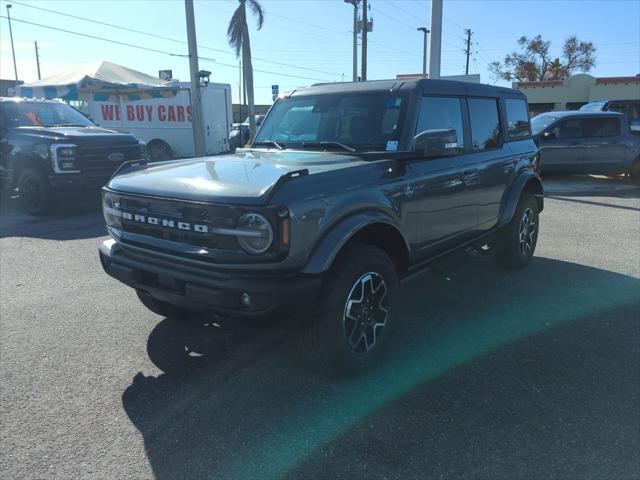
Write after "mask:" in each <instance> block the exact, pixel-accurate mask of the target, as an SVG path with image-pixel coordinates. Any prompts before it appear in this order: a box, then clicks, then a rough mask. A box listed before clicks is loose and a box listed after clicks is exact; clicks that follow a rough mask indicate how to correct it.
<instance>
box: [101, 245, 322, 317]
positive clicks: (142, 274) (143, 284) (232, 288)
mask: <svg viewBox="0 0 640 480" xmlns="http://www.w3.org/2000/svg"><path fill="white" fill-rule="evenodd" d="M99 254H100V262H101V263H102V267H103V268H104V270H105V272H106V273H108V274H109V275H111V276H112V277H113V278H115V279H117V280H119V281H121V282H122V283H125V284H127V285H129V286H131V287H133V288H135V289H137V290H142V291H144V292H147V293H148V294H149V295H151V296H152V297H153V298H156V299H158V300H161V301H163V302H167V303H170V304H172V305H177V306H180V307H184V308H189V309H193V310H200V311H207V312H213V313H217V314H220V315H223V316H226V317H230V318H237V319H260V320H265V321H266V320H276V321H278V323H279V324H281V326H298V325H301V324H302V323H303V322H301V320H302V319H306V318H309V317H310V315H309V311H310V310H311V309H313V307H314V306H315V303H316V299H317V297H318V293H319V291H320V289H321V286H322V277H320V276H316V275H302V274H299V273H295V274H274V273H271V274H238V273H229V272H225V271H221V270H219V269H215V270H214V269H211V268H207V267H206V265H203V262H193V261H190V260H186V259H183V258H179V257H176V256H174V255H169V254H165V253H160V252H151V251H148V250H143V249H141V248H132V247H129V246H123V245H121V244H119V243H117V242H116V241H115V240H107V241H105V242H103V243H102V244H101V245H100V248H99ZM244 293H246V294H248V295H249V297H250V298H251V305H250V306H245V305H243V304H242V302H241V300H240V297H241V295H242V294H244ZM295 313H300V315H299V316H296V317H297V318H292V314H295Z"/></svg>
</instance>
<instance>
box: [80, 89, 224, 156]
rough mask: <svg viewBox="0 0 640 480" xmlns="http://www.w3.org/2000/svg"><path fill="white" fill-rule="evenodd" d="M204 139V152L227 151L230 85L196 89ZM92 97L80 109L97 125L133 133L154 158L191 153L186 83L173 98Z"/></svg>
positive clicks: (191, 133) (192, 153)
mask: <svg viewBox="0 0 640 480" xmlns="http://www.w3.org/2000/svg"><path fill="white" fill-rule="evenodd" d="M200 92H201V98H202V115H203V120H204V138H205V148H206V153H207V155H216V154H218V153H223V152H227V151H229V132H230V130H231V124H232V122H233V114H232V109H231V86H230V85H229V84H226V83H209V84H208V85H207V86H203V87H201V88H200ZM95 97H97V98H100V97H99V96H94V97H93V98H91V99H89V100H88V101H87V102H86V103H84V104H83V106H82V110H83V111H84V112H85V113H87V114H89V115H90V116H91V119H92V120H93V121H94V122H95V123H96V124H98V125H100V126H101V127H105V128H112V129H114V130H119V131H125V132H130V133H133V134H134V135H136V136H138V137H139V138H141V139H142V140H144V141H145V142H147V149H148V152H149V155H150V157H151V158H152V159H154V160H167V159H171V158H188V157H193V156H194V155H195V149H194V144H193V130H192V126H191V90H190V83H187V82H181V83H180V84H179V90H178V91H177V93H176V95H175V96H174V97H173V98H150V99H140V100H132V99H131V95H126V94H125V95H119V96H118V98H119V101H114V98H113V97H114V96H113V95H111V96H109V97H108V98H109V100H105V101H100V100H96V99H95Z"/></svg>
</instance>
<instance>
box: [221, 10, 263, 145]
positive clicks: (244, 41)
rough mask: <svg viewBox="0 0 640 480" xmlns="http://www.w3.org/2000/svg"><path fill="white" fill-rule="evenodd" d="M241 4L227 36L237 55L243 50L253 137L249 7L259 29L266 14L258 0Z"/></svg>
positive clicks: (253, 111) (254, 131) (243, 64)
mask: <svg viewBox="0 0 640 480" xmlns="http://www.w3.org/2000/svg"><path fill="white" fill-rule="evenodd" d="M238 2H239V3H240V5H238V8H237V9H236V11H235V12H233V16H232V17H231V21H230V22H229V28H228V29H227V38H228V39H229V45H230V46H231V48H233V49H234V50H235V51H236V57H239V56H240V52H242V73H243V75H244V81H245V85H246V88H247V100H248V102H249V137H250V138H251V139H253V136H254V135H255V134H256V116H255V107H254V100H253V66H252V65H251V43H250V41H249V27H248V26H247V9H246V6H247V5H249V8H250V9H251V11H252V12H253V14H254V15H255V16H256V17H258V30H260V29H261V28H262V23H263V22H264V14H263V12H262V7H261V6H260V4H259V3H258V1H257V0H238Z"/></svg>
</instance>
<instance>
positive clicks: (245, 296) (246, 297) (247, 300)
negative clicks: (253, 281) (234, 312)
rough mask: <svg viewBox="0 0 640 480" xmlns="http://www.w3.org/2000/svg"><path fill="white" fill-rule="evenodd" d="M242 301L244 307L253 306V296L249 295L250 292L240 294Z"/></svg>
mask: <svg viewBox="0 0 640 480" xmlns="http://www.w3.org/2000/svg"><path fill="white" fill-rule="evenodd" d="M240 303H241V304H242V305H243V306H244V307H247V308H248V307H251V297H250V296H249V294H248V293H243V294H242V295H240Z"/></svg>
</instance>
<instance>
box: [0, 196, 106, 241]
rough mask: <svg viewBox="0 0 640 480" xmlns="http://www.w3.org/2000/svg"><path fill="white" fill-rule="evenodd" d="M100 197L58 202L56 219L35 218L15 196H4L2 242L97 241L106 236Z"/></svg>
mask: <svg viewBox="0 0 640 480" xmlns="http://www.w3.org/2000/svg"><path fill="white" fill-rule="evenodd" d="M101 208H102V205H101V200H100V195H99V194H91V195H89V194H79V193H76V194H72V195H64V196H61V197H60V198H59V199H58V208H57V209H56V212H55V213H54V214H53V215H50V216H45V217H36V216H32V215H29V214H28V213H26V212H25V211H23V209H22V207H21V205H20V201H19V199H18V198H17V196H16V195H10V194H8V193H7V192H3V193H2V196H1V199H0V238H7V237H27V238H41V239H48V240H76V239H84V238H96V237H101V236H103V235H106V234H107V231H106V230H105V227H104V220H103V218H102V211H101Z"/></svg>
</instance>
